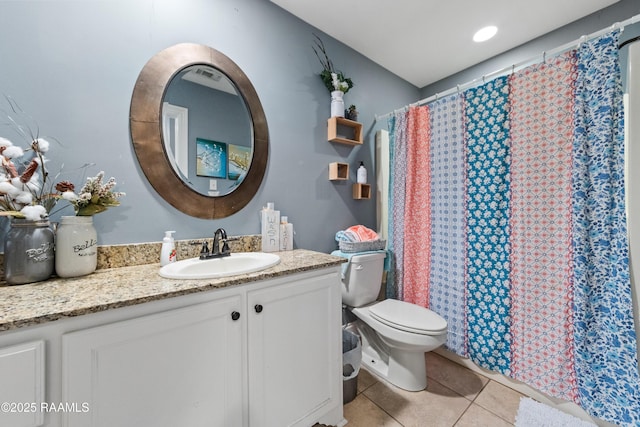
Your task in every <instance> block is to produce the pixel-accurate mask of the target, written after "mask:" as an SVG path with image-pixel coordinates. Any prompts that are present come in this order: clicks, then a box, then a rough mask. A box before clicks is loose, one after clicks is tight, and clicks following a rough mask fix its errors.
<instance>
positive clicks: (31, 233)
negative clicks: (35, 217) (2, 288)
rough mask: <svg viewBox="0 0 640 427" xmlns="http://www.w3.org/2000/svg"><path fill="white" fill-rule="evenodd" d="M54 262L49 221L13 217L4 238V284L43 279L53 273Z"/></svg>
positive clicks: (52, 236)
mask: <svg viewBox="0 0 640 427" xmlns="http://www.w3.org/2000/svg"><path fill="white" fill-rule="evenodd" d="M54 265H55V264H54V235H53V230H51V227H50V223H49V221H48V220H39V221H32V220H27V219H18V218H13V219H12V220H11V225H10V228H9V232H8V233H7V235H6V236H5V239H4V276H5V280H6V282H7V284H9V285H22V284H25V283H32V282H39V281H42V280H47V279H48V278H49V277H51V275H52V274H53V269H54Z"/></svg>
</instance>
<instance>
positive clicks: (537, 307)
mask: <svg viewBox="0 0 640 427" xmlns="http://www.w3.org/2000/svg"><path fill="white" fill-rule="evenodd" d="M575 79H576V59H575V52H568V53H566V54H564V55H561V56H559V57H556V58H554V59H553V60H551V61H547V62H546V63H543V64H538V65H535V66H531V67H528V68H526V69H525V70H522V71H521V72H518V73H516V74H514V75H512V76H511V79H510V84H511V115H510V119H511V141H512V148H511V156H512V160H511V236H510V242H511V281H512V282H511V301H512V311H511V319H512V320H511V322H512V323H511V333H512V344H511V350H512V354H513V359H512V362H511V363H512V365H511V372H512V376H513V377H514V378H515V379H518V380H520V381H523V382H526V383H527V384H530V385H532V386H534V387H536V388H538V389H539V390H541V391H543V392H545V393H548V394H551V395H553V396H556V397H560V398H564V399H567V400H571V401H576V399H577V385H576V378H575V369H574V361H573V333H572V331H573V327H572V294H573V292H572V281H571V259H572V257H571V164H572V143H573V130H574V123H573V114H572V111H573V103H574V95H573V94H574V85H575Z"/></svg>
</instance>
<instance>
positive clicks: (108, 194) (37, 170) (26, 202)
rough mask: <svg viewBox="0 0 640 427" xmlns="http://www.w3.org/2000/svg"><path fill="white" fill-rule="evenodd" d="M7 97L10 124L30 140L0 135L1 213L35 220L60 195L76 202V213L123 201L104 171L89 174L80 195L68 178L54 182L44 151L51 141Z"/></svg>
mask: <svg viewBox="0 0 640 427" xmlns="http://www.w3.org/2000/svg"><path fill="white" fill-rule="evenodd" d="M5 98H6V99H7V101H8V102H9V106H10V108H11V113H5V116H6V120H7V122H8V124H9V125H11V126H12V127H13V129H14V130H15V131H16V132H17V133H18V134H19V135H20V136H22V137H24V138H25V139H27V140H28V141H30V142H29V145H28V147H27V148H26V149H23V148H21V147H20V146H17V145H15V144H14V143H13V142H11V141H10V140H8V139H6V138H3V137H0V162H1V166H0V216H11V217H14V218H24V219H28V220H33V221H35V220H39V219H43V218H47V217H48V216H49V213H50V212H51V210H52V209H53V208H54V206H55V205H56V204H57V203H58V201H59V200H61V199H65V200H68V201H69V202H70V203H71V204H72V205H73V207H74V210H75V213H76V215H93V214H96V213H99V212H102V211H104V210H106V209H107V208H108V207H111V206H118V205H119V204H120V203H119V202H118V200H117V198H118V197H121V196H124V195H125V194H124V193H120V192H113V191H111V190H112V188H113V187H114V186H115V184H116V182H115V179H114V178H111V179H110V180H109V181H108V182H107V183H106V184H105V185H102V178H103V176H104V172H100V173H99V174H98V175H97V176H96V177H94V178H89V179H88V180H87V183H86V184H85V186H84V187H83V188H82V189H81V191H80V195H75V193H73V190H74V186H73V184H72V183H70V182H69V181H62V182H59V183H58V184H57V185H55V186H54V184H53V183H52V179H51V177H50V176H49V172H48V170H47V168H46V162H47V159H46V158H45V153H47V152H48V151H49V148H50V144H49V141H47V140H46V139H44V138H40V137H38V136H37V131H36V132H35V133H34V132H33V131H32V127H31V126H28V125H23V124H22V123H21V122H22V121H21V120H19V118H26V119H28V120H29V121H31V122H32V123H33V121H32V120H31V118H30V117H29V116H26V115H25V114H24V112H23V111H22V110H21V109H20V108H19V107H18V105H17V104H16V102H15V101H14V100H13V99H11V98H10V97H6V96H5ZM36 129H37V126H36ZM58 175H59V174H58ZM58 175H56V176H55V177H53V180H55V179H56V178H57V177H58Z"/></svg>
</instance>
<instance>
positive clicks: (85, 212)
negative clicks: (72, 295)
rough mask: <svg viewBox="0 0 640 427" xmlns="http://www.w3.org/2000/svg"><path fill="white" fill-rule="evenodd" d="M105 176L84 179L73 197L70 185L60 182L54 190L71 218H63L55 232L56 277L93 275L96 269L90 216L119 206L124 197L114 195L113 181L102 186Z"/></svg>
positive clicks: (73, 188) (94, 232) (94, 244)
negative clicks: (71, 213) (66, 204)
mask: <svg viewBox="0 0 640 427" xmlns="http://www.w3.org/2000/svg"><path fill="white" fill-rule="evenodd" d="M103 179H104V172H102V171H101V172H100V173H98V175H96V176H94V177H91V178H87V181H86V183H85V184H84V186H83V187H82V188H81V189H80V191H79V192H78V193H77V194H76V193H75V192H74V190H75V186H74V185H73V183H72V182H69V181H61V182H59V183H58V184H56V190H57V191H58V193H59V194H60V196H61V198H62V199H64V200H66V201H68V202H69V203H71V205H72V206H73V210H74V212H75V215H74V216H63V217H62V218H61V220H60V225H59V226H58V229H57V231H56V262H55V266H56V274H57V275H58V276H60V277H77V276H84V275H87V274H90V273H93V272H94V271H95V270H96V267H97V265H98V234H97V232H96V229H95V227H94V225H93V215H95V214H98V213H100V212H104V211H106V210H107V209H108V208H110V207H113V206H119V205H120V201H119V200H118V198H119V197H121V196H123V195H124V193H122V192H116V191H113V187H115V185H116V180H115V178H113V177H112V178H110V179H109V180H108V181H107V182H106V183H104V184H103Z"/></svg>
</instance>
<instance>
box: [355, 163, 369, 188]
mask: <svg viewBox="0 0 640 427" xmlns="http://www.w3.org/2000/svg"><path fill="white" fill-rule="evenodd" d="M357 182H358V184H366V183H367V169H366V168H365V167H364V162H360V167H359V168H358V171H357Z"/></svg>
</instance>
